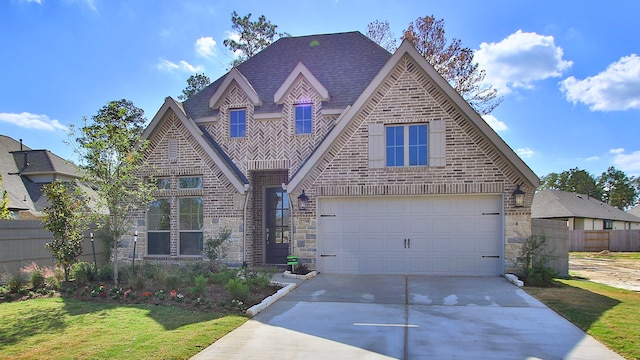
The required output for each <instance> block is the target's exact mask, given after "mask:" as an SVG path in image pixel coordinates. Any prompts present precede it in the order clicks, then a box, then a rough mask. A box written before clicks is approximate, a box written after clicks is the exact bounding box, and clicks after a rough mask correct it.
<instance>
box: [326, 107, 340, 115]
mask: <svg viewBox="0 0 640 360" xmlns="http://www.w3.org/2000/svg"><path fill="white" fill-rule="evenodd" d="M345 109H346V108H344V109H327V108H322V110H320V112H321V113H322V115H340V114H342V113H343V112H344V110H345Z"/></svg>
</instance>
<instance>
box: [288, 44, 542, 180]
mask: <svg viewBox="0 0 640 360" xmlns="http://www.w3.org/2000/svg"><path fill="white" fill-rule="evenodd" d="M404 56H409V57H410V58H411V59H412V60H413V61H414V62H415V63H416V64H418V66H420V67H421V69H423V70H424V71H425V72H426V73H427V75H428V76H429V77H430V78H431V79H432V80H433V81H434V82H435V84H436V85H437V86H438V88H439V91H441V92H442V93H443V94H444V95H445V96H447V97H448V98H449V99H450V100H451V102H452V103H453V105H454V106H456V107H457V108H459V109H460V111H461V112H462V113H463V114H464V115H465V116H466V117H467V118H468V119H469V120H470V121H471V123H472V124H473V126H474V127H475V128H476V129H477V130H478V131H479V133H481V134H482V135H483V136H485V137H486V138H487V139H488V141H489V142H490V143H492V144H493V145H494V146H495V147H496V149H497V150H498V151H499V152H500V154H501V155H502V156H503V158H504V159H506V161H507V162H508V163H509V164H511V165H512V166H513V167H514V168H515V169H516V170H517V172H518V173H519V174H520V178H521V179H524V181H526V182H528V185H529V186H531V187H534V188H535V187H537V186H538V185H539V182H540V180H539V178H538V176H537V175H536V174H535V173H533V171H532V170H531V169H530V168H529V167H528V166H527V165H526V164H525V163H524V162H523V161H522V159H521V158H520V157H519V156H518V155H517V154H516V153H515V152H514V151H513V150H512V149H511V148H510V147H509V146H508V145H507V144H506V143H505V142H504V140H503V139H502V138H501V137H500V136H499V135H498V134H497V133H496V132H495V131H494V130H493V129H492V128H491V127H490V126H489V125H488V124H487V123H486V122H485V121H484V120H483V119H482V117H481V116H480V115H479V114H478V113H477V112H475V110H473V108H471V106H470V105H469V104H468V103H467V102H466V101H465V100H464V99H463V98H462V96H460V94H458V93H457V92H456V91H455V90H454V89H453V88H452V87H451V85H449V83H447V82H446V80H444V79H443V78H442V76H440V74H439V73H438V72H437V71H436V70H435V69H434V68H433V66H431V65H430V64H429V63H428V62H427V61H426V60H425V59H424V58H423V57H422V56H421V55H420V53H418V51H417V50H416V49H415V47H414V46H413V45H412V44H411V43H410V42H409V41H408V40H405V41H403V42H402V44H401V45H400V47H399V48H398V50H396V52H395V53H394V54H393V56H392V57H391V58H390V59H389V60H388V61H387V62H386V64H385V65H384V66H383V67H382V69H381V70H380V71H379V72H378V74H377V75H376V76H375V77H374V78H373V80H372V81H371V82H370V83H369V85H368V86H367V87H366V89H364V91H363V92H362V93H361V94H360V96H359V97H358V99H357V100H356V101H355V102H354V104H353V106H352V107H351V108H347V109H346V110H345V111H344V112H343V113H342V115H341V116H340V118H339V119H338V121H336V126H335V127H334V128H333V130H332V131H331V133H329V134H328V136H327V138H326V139H325V140H324V141H323V142H322V143H320V144H319V146H318V147H317V148H316V150H315V151H314V152H313V153H312V154H311V156H310V157H309V159H308V160H307V161H306V162H305V163H304V164H303V166H301V168H300V169H299V171H298V172H297V173H296V174H295V175H294V176H293V177H292V179H291V181H290V182H289V185H290V189H292V190H293V189H296V187H297V186H298V185H299V184H300V183H301V182H302V181H303V180H304V178H305V177H307V176H308V175H309V174H310V173H311V171H312V170H313V169H314V167H315V166H316V165H317V164H318V163H319V161H320V160H321V159H322V158H323V157H325V154H326V152H327V151H328V150H329V149H330V148H331V146H332V144H333V143H334V142H335V141H336V140H337V139H338V138H339V137H340V135H341V134H342V132H343V131H344V130H345V129H346V128H347V126H348V124H349V122H350V121H351V120H352V119H353V118H354V117H355V116H356V114H357V113H358V112H359V111H360V110H361V109H362V108H363V107H364V106H365V105H366V103H367V102H368V101H369V99H370V98H372V97H373V96H374V93H375V92H376V90H377V89H378V87H379V86H380V85H381V84H382V83H383V82H384V81H385V79H387V77H389V76H390V74H391V73H392V72H393V70H394V68H395V67H396V66H397V65H398V64H399V62H400V61H401V60H402V58H403V57H404Z"/></svg>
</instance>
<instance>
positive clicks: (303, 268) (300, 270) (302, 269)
mask: <svg viewBox="0 0 640 360" xmlns="http://www.w3.org/2000/svg"><path fill="white" fill-rule="evenodd" d="M294 269H295V271H294V272H293V273H294V274H298V275H307V274H308V273H309V271H310V270H309V266H308V265H307V264H298V265H296V266H295V268H294Z"/></svg>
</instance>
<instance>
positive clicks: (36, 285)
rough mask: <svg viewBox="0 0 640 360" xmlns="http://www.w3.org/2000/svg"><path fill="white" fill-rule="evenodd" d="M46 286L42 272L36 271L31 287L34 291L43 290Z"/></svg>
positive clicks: (32, 273)
mask: <svg viewBox="0 0 640 360" xmlns="http://www.w3.org/2000/svg"><path fill="white" fill-rule="evenodd" d="M44 285H45V282H44V275H42V270H40V269H36V270H34V271H32V272H31V286H32V287H33V289H34V290H38V289H42V288H43V287H44Z"/></svg>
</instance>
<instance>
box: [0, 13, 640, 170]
mask: <svg viewBox="0 0 640 360" xmlns="http://www.w3.org/2000/svg"><path fill="white" fill-rule="evenodd" d="M234 10H235V11H237V12H238V13H239V14H240V15H246V14H248V13H252V14H253V16H252V19H257V17H258V16H259V15H265V16H266V18H267V19H268V20H270V21H271V22H272V23H274V24H276V25H278V31H282V32H287V33H289V34H291V35H293V36H300V35H309V34H318V33H332V32H345V31H361V32H363V33H364V32H365V31H366V27H367V24H368V23H370V22H372V21H374V20H381V21H385V20H386V21H388V22H389V24H390V25H391V29H392V31H393V32H394V34H395V36H396V37H400V35H401V34H402V31H403V29H405V28H406V27H407V25H408V23H409V22H411V21H414V20H416V19H417V18H418V17H421V16H426V15H434V16H435V17H436V18H441V19H444V21H445V30H446V35H447V37H448V38H449V39H451V38H458V39H461V40H462V45H463V46H466V47H469V48H471V49H474V50H475V51H476V53H475V59H476V60H477V61H478V62H479V63H480V66H481V67H483V68H484V69H485V70H486V71H487V78H486V80H487V81H488V82H490V83H491V84H492V85H493V86H494V87H496V88H497V89H499V90H500V94H501V95H502V96H503V97H504V101H503V102H502V104H501V105H500V106H499V107H498V108H497V109H496V110H494V112H493V113H492V114H491V116H489V117H487V118H486V120H487V121H488V122H489V123H490V124H491V125H492V127H493V128H494V129H495V130H496V131H497V132H498V134H500V135H501V136H502V137H503V139H505V141H506V142H507V144H509V146H511V147H512V148H513V149H514V150H515V151H516V152H517V153H518V154H520V156H521V157H522V158H523V160H524V161H525V162H526V163H527V164H528V165H529V166H530V167H531V168H532V170H533V171H534V172H535V173H536V174H537V175H538V176H543V175H546V174H548V173H550V172H561V171H563V170H568V169H570V168H574V167H578V168H581V169H586V170H587V171H589V172H590V173H592V174H593V175H596V176H598V175H600V174H601V173H602V172H603V171H605V170H606V169H607V168H608V167H609V166H616V167H617V168H618V169H621V170H623V171H625V172H626V173H627V175H639V174H640V141H638V138H639V135H640V130H639V129H640V127H639V126H638V125H639V122H640V121H639V120H640V119H639V117H640V54H639V52H640V40H639V39H638V34H640V21H639V20H638V19H637V16H638V14H640V2H638V1H635V0H624V1H616V2H604V1H590V0H585V1H580V2H573V1H557V0H556V1H544V0H538V1H525V0H521V1H513V0H488V1H475V0H468V1H462V0H459V1H455V0H451V1H441V0H439V1H431V0H427V1H425V0H421V1H408V0H407V1H375V0H367V1H359V0H351V1H348V0H332V1H320V0H316V1H311V0H298V1H286V0H282V1H264V0H261V1H251V0H250V1H236V2H233V1H208V0H198V1H187V0H185V1H169V0H166V1H151V0H136V1H124V0H2V1H0V49H2V54H1V55H0V79H1V82H0V84H1V86H0V134H3V135H8V136H11V137H13V138H14V139H20V138H22V139H24V142H25V144H26V145H28V146H30V147H31V148H34V149H43V148H46V149H49V150H51V151H53V152H54V153H56V154H58V155H60V156H62V157H65V158H69V159H73V155H72V150H71V149H70V148H69V146H67V145H65V144H64V141H65V140H67V129H68V127H69V125H71V124H76V125H81V124H82V119H83V117H85V116H86V117H87V118H90V117H91V116H92V115H95V114H96V112H97V111H98V110H99V109H100V108H101V107H102V106H104V105H105V104H106V103H107V102H108V101H110V100H118V99H122V98H126V99H129V100H131V101H133V103H134V104H135V105H136V106H138V107H140V108H142V109H144V111H145V114H146V117H147V118H148V119H149V120H150V119H151V118H153V116H154V115H155V113H156V112H157V110H158V109H159V108H160V106H161V105H162V103H163V101H164V98H165V97H167V96H172V97H174V98H177V96H178V95H179V94H180V93H181V90H182V89H183V88H184V87H185V86H186V79H187V78H188V77H189V76H190V75H192V74H194V73H196V72H199V73H202V72H204V73H205V74H206V75H207V76H209V77H210V78H211V79H212V80H215V79H217V78H218V77H220V76H222V75H223V74H224V73H225V72H226V69H227V68H228V64H229V63H230V62H231V61H232V59H233V56H234V55H233V54H232V53H231V52H230V51H228V50H226V49H225V48H224V46H223V40H224V39H225V38H227V37H229V36H232V35H231V34H230V31H231V20H230V19H231V12H232V11H234Z"/></svg>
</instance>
